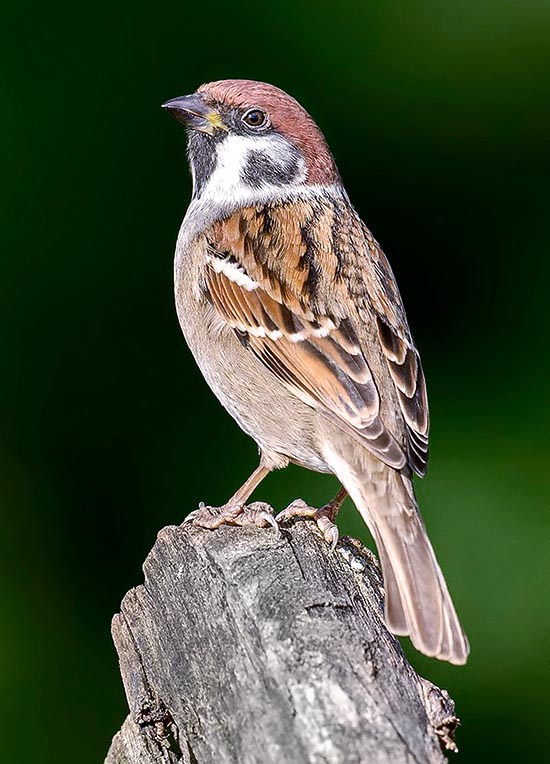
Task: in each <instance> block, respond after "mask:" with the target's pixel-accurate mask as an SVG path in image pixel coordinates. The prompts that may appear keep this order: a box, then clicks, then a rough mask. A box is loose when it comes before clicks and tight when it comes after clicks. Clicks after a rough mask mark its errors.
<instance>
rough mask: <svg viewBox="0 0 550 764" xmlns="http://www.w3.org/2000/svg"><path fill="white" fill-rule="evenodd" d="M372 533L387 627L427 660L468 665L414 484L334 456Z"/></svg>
mask: <svg viewBox="0 0 550 764" xmlns="http://www.w3.org/2000/svg"><path fill="white" fill-rule="evenodd" d="M330 456H331V457H332V458H330V457H329V462H332V464H331V466H332V467H333V469H334V471H335V473H336V475H337V476H338V478H339V479H340V481H341V482H342V484H343V485H344V488H346V490H347V491H348V493H349V495H350V496H351V498H352V499H353V501H354V503H355V505H356V506H357V508H358V509H359V511H360V512H361V515H362V516H363V519H364V520H365V522H366V524H367V525H368V527H369V530H370V531H371V533H372V535H373V537H374V540H375V541H376V545H377V547H378V554H379V557H380V561H381V563H382V572H383V575H384V587H385V590H386V605H385V610H386V623H387V626H388V628H389V629H390V631H392V632H393V633H394V634H398V635H401V636H410V638H411V641H412V643H413V645H414V646H415V647H416V648H417V649H418V650H420V651H421V652H423V653H425V654H426V655H429V656H432V657H434V658H439V659H440V660H446V661H450V662H451V663H455V664H464V663H466V659H467V657H468V652H469V649H470V648H469V645H468V640H467V638H466V635H465V634H464V632H463V630H462V627H461V625H460V621H459V620H458V616H457V614H456V610H455V608H454V605H453V601H452V600H451V596H450V594H449V590H448V589H447V584H446V583H445V579H444V578H443V573H442V572H441V568H440V567H439V564H438V562H437V559H436V557H435V553H434V550H433V548H432V545H431V543H430V540H429V538H428V535H427V533H426V528H425V526H424V523H423V521H422V518H421V517H420V513H419V511H418V507H417V504H416V499H415V495H414V489H413V485H412V481H411V479H410V477H409V476H408V475H407V474H404V473H401V472H398V471H396V470H394V469H392V468H391V467H387V466H386V465H384V464H383V463H382V462H380V461H379V460H378V459H376V458H375V457H372V456H370V454H365V453H363V454H362V457H363V458H361V460H360V461H361V462H362V464H360V465H354V464H351V465H350V464H349V462H348V461H347V460H344V459H342V458H341V457H339V456H336V455H335V454H334V453H333V454H331V455H330Z"/></svg>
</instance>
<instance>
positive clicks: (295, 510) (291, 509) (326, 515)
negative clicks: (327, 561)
mask: <svg viewBox="0 0 550 764" xmlns="http://www.w3.org/2000/svg"><path fill="white" fill-rule="evenodd" d="M339 509H340V504H338V505H337V506H336V505H335V503H334V502H330V503H329V504H325V506H324V507H321V508H320V509H315V507H310V506H309V505H308V504H306V502H305V501H303V499H295V500H294V501H293V502H292V503H291V504H289V505H288V507H286V509H283V511H282V512H279V514H278V515H277V517H276V518H275V519H276V520H277V522H278V523H285V522H287V521H288V520H292V519H293V518H294V517H307V518H310V519H311V520H315V522H316V523H317V527H318V528H319V530H320V531H321V533H322V534H323V538H324V539H325V541H326V542H327V543H328V544H330V551H331V552H333V551H334V550H335V549H336V544H337V543H338V527H337V526H336V524H335V522H334V520H335V519H336V515H337V514H338V510H339Z"/></svg>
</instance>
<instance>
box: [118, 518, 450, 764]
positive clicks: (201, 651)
mask: <svg viewBox="0 0 550 764" xmlns="http://www.w3.org/2000/svg"><path fill="white" fill-rule="evenodd" d="M144 573H145V583H144V584H143V585H142V586H138V587H137V588H136V589H132V590H131V591H129V592H128V594H127V595H126V596H125V598H124V600H123V602H122V606H121V612H120V614H119V615H116V616H115V617H114V619H113V637H114V641H115V644H116V648H117V650H118V654H119V659H120V668H121V673H122V678H123V682H124V687H125V690H126V696H127V698H128V704H129V706H130V712H131V713H130V717H129V718H128V719H127V720H126V722H125V723H124V726H123V728H122V730H121V731H120V732H119V733H118V734H117V735H116V736H115V738H114V740H113V744H112V746H111V749H110V751H109V754H108V756H107V759H106V764H137V763H138V762H139V763H140V764H160V762H162V763H163V764H174V763H175V762H181V764H184V763H185V762H189V764H214V763H215V764H224V763H225V762H228V763H230V764H233V763H235V764H271V763H272V762H273V764H306V763H307V764H321V763H323V764H352V763H355V762H357V763H359V762H362V763H365V764H407V763H408V762H414V763H415V764H438V763H441V762H444V761H445V758H444V757H443V754H442V751H441V748H442V747H443V748H445V747H446V748H448V749H453V748H454V744H453V742H452V734H453V731H454V727H455V725H456V721H457V720H456V717H455V716H454V704H453V702H452V701H451V700H450V699H449V697H448V695H447V693H446V692H445V691H442V690H440V689H438V688H437V687H435V686H434V685H432V684H430V683H429V682H427V681H426V680H424V679H422V678H420V677H419V676H418V675H417V674H416V673H415V672H414V670H413V669H412V667H411V666H410V665H409V663H408V662H407V660H406V659H405V657H404V655H403V653H402V651H401V648H400V646H399V643H398V641H397V640H396V639H395V638H394V637H393V636H392V635H391V634H390V633H389V632H388V631H387V629H386V627H385V625H384V622H383V618H382V599H383V590H382V579H381V576H380V571H379V568H378V563H377V561H376V559H375V558H374V556H373V555H372V554H371V553H370V552H369V551H368V550H367V549H365V548H364V547H363V546H362V545H361V544H359V542H356V541H353V540H351V539H347V538H345V539H343V540H341V541H340V543H339V546H338V548H337V550H336V552H335V553H333V554H330V553H329V551H328V546H327V544H326V543H325V542H324V541H323V540H322V539H321V538H320V536H319V534H318V532H317V530H316V528H315V527H314V526H313V524H312V523H310V522H304V521H297V522H296V523H294V525H292V526H291V527H289V528H288V529H285V531H284V532H283V535H282V536H281V537H280V538H277V536H276V534H275V532H274V531H273V530H272V529H254V528H227V527H225V528H221V529H219V530H216V531H205V530H200V529H197V528H194V527H189V526H183V527H168V528H165V529H164V530H162V531H161V532H160V533H159V536H158V540H157V542H156V544H155V546H154V547H153V550H152V551H151V553H150V554H149V556H148V558H147V560H146V561H145V565H144Z"/></svg>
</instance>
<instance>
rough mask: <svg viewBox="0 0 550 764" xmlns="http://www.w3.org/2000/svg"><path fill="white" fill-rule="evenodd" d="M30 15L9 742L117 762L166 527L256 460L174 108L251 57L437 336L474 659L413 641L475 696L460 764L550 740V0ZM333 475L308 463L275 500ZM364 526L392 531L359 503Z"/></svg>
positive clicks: (309, 489) (439, 539)
mask: <svg viewBox="0 0 550 764" xmlns="http://www.w3.org/2000/svg"><path fill="white" fill-rule="evenodd" d="M1 27H2V28H1V31H0V39H1V45H0V61H1V62H2V67H1V73H0V78H1V79H0V83H1V86H2V98H1V104H2V119H1V123H0V136H1V145H2V149H3V152H2V153H3V159H2V168H3V169H2V183H1V194H2V196H3V198H2V202H1V204H0V211H1V216H2V220H1V228H0V230H1V235H2V240H3V243H2V248H1V252H0V311H1V316H0V319H1V324H0V325H1V327H2V329H1V336H2V352H1V354H0V364H1V368H0V423H1V424H0V494H1V495H0V502H1V504H0V511H1V518H0V521H1V537H0V538H1V546H2V553H1V560H0V573H1V575H0V713H1V717H2V721H3V729H4V734H3V742H2V757H4V758H3V760H5V761H6V762H8V761H9V762H12V761H17V762H20V763H23V764H25V763H26V762H31V761H32V762H36V761H40V762H42V761H44V762H56V764H62V762H65V761H67V762H76V761H78V762H79V763H81V764H88V762H89V763H90V764H92V762H94V763H96V762H100V761H102V760H103V756H104V755H105V753H106V751H107V748H108V745H109V742H110V738H111V736H112V734H113V733H114V732H115V730H116V729H117V728H118V727H119V725H120V724H121V722H122V720H123V718H124V716H125V713H126V706H125V699H124V695H123V691H122V687H121V683H120V679H119V675H118V669H117V661H116V656H115V652H114V649H113V647H112V644H111V639H110V634H109V626H110V619H111V615H112V614H113V613H114V612H115V611H116V610H117V609H118V606H119V602H120V599H121V597H122V596H123V594H124V592H125V591H126V590H127V589H128V588H130V587H131V586H133V585H136V584H138V583H140V582H141V580H142V573H141V569H140V566H141V563H142V561H143V559H144V557H145V555H146V553H147V552H148V550H149V549H150V547H151V545H152V544H153V542H154V539H155V535H156V533H157V531H158V530H159V529H160V528H161V527H162V526H163V525H165V524H169V523H177V522H179V521H180V520H181V519H182V518H183V516H184V515H185V514H186V513H187V512H188V511H189V510H190V509H192V508H194V507H195V506H196V504H197V502H198V501H199V500H201V499H205V500H207V501H208V502H210V503H212V504H216V503H218V504H219V503H222V502H223V501H224V499H226V498H227V497H228V496H229V495H230V494H231V493H232V492H233V490H234V489H235V488H236V487H237V486H238V485H240V483H241V482H242V480H243V479H244V478H245V477H246V476H247V474H248V473H249V472H250V471H251V469H252V468H253V467H254V466H255V463H256V453H255V446H254V444H253V443H252V442H251V441H249V440H248V439H247V437H246V436H245V435H243V434H242V433H241V432H240V431H239V429H238V428H237V426H236V425H235V424H234V423H233V422H232V420H231V419H230V417H229V416H228V415H227V414H226V413H225V412H224V411H223V410H222V409H221V408H220V406H219V405H218V403H217V402H216V401H215V399H214V398H213V396H212V395H211V393H210V392H209V390H208V388H207V386H206V384H205V383H204V382H203V380H202V378H201V376H200V374H199V373H198V371H197V369H196V368H195V366H194V364H193V362H192V360H191V358H190V355H189V353H188V351H187V349H186V347H185V344H184V342H183V340H182V338H181V336H180V331H179V327H178V324H177V320H176V316H175V312H174V307H173V297H172V253H173V248H174V241H175V237H176V234H177V230H178V226H179V223H180V219H181V217H182V215H183V213H184V210H185V207H186V205H187V203H188V200H189V193H190V181H189V174H188V170H187V166H186V162H185V155H184V132H183V130H182V129H181V126H179V125H178V124H177V123H176V122H175V121H173V120H172V119H170V117H169V116H168V115H167V114H165V113H164V112H163V111H162V110H161V109H160V104H161V103H162V102H163V101H165V100H166V99H168V98H171V97H175V96H178V95H183V94H185V93H187V92H190V91H192V90H194V89H195V87H197V86H198V85H199V84H200V83H201V82H204V81H208V80H212V79H219V78H225V77H248V78H254V79H262V80H267V81H270V82H273V83H275V84H277V85H279V86H281V87H282V88H284V89H286V90H288V91H289V92H290V93H291V94H292V95H294V96H295V97H296V98H298V100H300V101H301V102H302V103H303V104H304V105H305V106H306V108H308V110H309V111H310V112H311V113H312V114H313V116H314V117H315V119H316V120H317V121H318V122H319V124H320V126H321V128H322V129H323V130H324V132H325V134H326V136H327V138H328V140H329V143H330V145H331V147H332V149H333V151H334V153H335V156H336V159H337V162H338V164H339V167H340V170H341V172H342V175H343V178H344V181H345V184H346V187H347V189H348V192H349V193H350V195H351V197H352V199H353V201H354V203H355V205H356V207H357V208H358V210H359V211H360V213H361V215H362V216H363V218H364V219H365V220H366V222H367V223H368V225H369V226H370V227H371V229H372V230H373V232H374V234H375V235H376V237H377V238H378V239H379V240H380V241H381V243H382V245H383V247H384V248H385V250H386V252H387V254H388V255H389V257H390V260H391V262H392V265H393V267H394V270H395V272H396V274H397V277H398V280H399V284H400V287H401V290H402V293H403V296H404V300H405V303H406V306H407V309H408V314H409V319H410V322H411V324H412V327H413V330H414V333H415V336H416V340H417V343H418V345H419V347H420V349H421V351H422V354H423V359H424V365H425V369H426V373H427V378H428V385H429V392H430V402H431V411H432V421H433V429H432V433H433V436H432V458H431V463H430V472H429V475H428V478H427V479H426V480H425V481H423V482H422V483H421V485H420V486H419V492H420V496H421V503H422V508H423V513H424V516H425V518H426V521H427V524H428V527H429V530H430V534H431V537H432V539H433V542H434V545H435V547H436V549H437V551H438V555H439V557H440V560H441V563H442V566H443V568H444V570H445V572H446V575H447V577H448V580H449V583H450V587H451V589H452V591H453V593H454V596H455V599H456V603H457V607H458V610H459V612H460V614H461V616H462V619H463V622H464V624H465V627H466V629H467V631H468V633H469V636H470V639H471V643H472V656H471V660H470V662H469V663H468V665H467V666H466V667H465V668H456V667H450V666H447V665H444V664H440V663H438V662H436V661H433V660H427V659H424V658H423V657H421V656H419V655H418V654H417V653H415V651H414V650H410V649H409V648H407V653H408V655H409V656H410V657H411V660H412V661H413V664H414V665H415V666H416V667H417V669H418V670H419V671H420V672H421V673H423V674H424V675H425V676H427V677H428V678H430V679H431V680H432V681H434V682H436V683H439V684H441V685H442V686H444V687H446V688H447V689H448V690H449V692H450V693H451V695H452V696H453V697H454V699H455V700H456V703H457V711H458V714H459V715H460V717H461V718H462V721H463V725H462V727H461V729H460V730H459V733H458V743H459V746H460V748H461V753H460V755H459V758H456V759H454V760H456V761H457V762H463V763H464V764H466V763H471V762H487V761H493V760H494V761H499V762H512V761H514V762H515V761H517V760H519V759H521V760H522V761H543V760H544V759H545V757H546V756H547V734H546V731H547V720H548V712H549V711H550V708H549V704H548V701H547V697H548V684H547V683H548V681H549V680H550V672H549V658H548V643H549V640H550V613H549V596H548V591H549V587H550V569H549V568H550V563H549V557H550V517H549V513H548V501H547V499H548V488H549V485H548V473H549V460H548V450H549V449H548V442H547V432H548V417H547V404H548V382H547V379H548V341H547V334H546V333H545V332H544V330H543V322H544V321H545V319H546V317H547V312H548V275H549V274H548V260H549V258H548V249H549V247H548V245H549V240H550V235H549V230H548V226H549V223H548V210H549V201H550V200H549V196H550V188H549V177H548V173H549V169H550V168H549V165H550V106H549V100H548V93H549V85H550V56H549V54H548V51H549V49H550V4H549V3H548V2H535V1H534V0H533V1H532V2H531V1H529V0H527V1H526V2H522V3H519V2H507V1H505V0H501V1H500V2H496V1H493V2H477V1H476V2H474V1H473V0H466V1H465V2H461V3H456V2H450V1H449V2H442V1H441V0H440V1H439V2H435V1H434V2H428V1H424V2H421V0H410V1H408V2H407V1H405V2H393V3H392V2H387V1H384V0H377V1H376V2H359V0H358V1H357V2H349V1H347V2H342V1H341V2H338V3H328V2H325V1H324V0H323V1H322V2H317V3H313V2H312V3H306V2H304V1H303V0H302V1H301V2H296V0H285V1H284V2H275V0H273V2H264V3H259V2H243V3H234V2H233V3H230V2H218V1H217V0H212V2H210V3H209V4H208V5H206V4H201V3H196V4H191V3H182V2H179V3H175V2H163V1H162V0H161V1H160V2H156V3H150V2H143V1H142V0H137V1H135V2H129V1H128V0H125V2H119V3H111V2H105V0H99V1H98V2H95V3H93V4H87V3H83V4H74V3H68V2H65V3H57V4H55V3H54V4H49V3H42V4H37V3H34V4H27V3H20V4H19V5H18V7H15V5H14V4H12V7H11V8H10V9H9V10H8V9H4V12H3V19H2V25H1ZM333 490H334V482H333V481H332V480H331V479H330V478H328V477H323V476H319V475H315V474H313V473H306V472H305V471H302V470H299V469H297V468H289V469H288V471H286V472H284V473H279V474H277V475H275V476H273V477H270V478H269V479H268V480H266V482H265V484H264V486H263V487H262V489H261V491H260V492H259V494H258V495H259V496H261V497H262V498H266V499H269V500H270V501H271V502H272V503H273V504H274V505H275V506H276V507H277V508H280V507H282V506H284V505H285V502H287V501H288V500H290V499H292V498H294V497H296V496H303V497H304V498H306V499H308V500H310V501H311V502H317V503H323V502H324V501H325V500H326V499H327V498H328V497H329V496H330V494H331V493H332V491H333ZM340 525H341V529H342V531H344V532H346V531H347V532H351V533H353V534H356V535H359V536H363V537H364V536H365V533H364V528H363V526H362V524H361V522H360V521H359V519H358V517H357V515H356V513H355V510H354V509H353V508H352V507H351V506H346V508H345V510H344V512H343V517H342V519H341V523H340ZM60 751H61V752H60Z"/></svg>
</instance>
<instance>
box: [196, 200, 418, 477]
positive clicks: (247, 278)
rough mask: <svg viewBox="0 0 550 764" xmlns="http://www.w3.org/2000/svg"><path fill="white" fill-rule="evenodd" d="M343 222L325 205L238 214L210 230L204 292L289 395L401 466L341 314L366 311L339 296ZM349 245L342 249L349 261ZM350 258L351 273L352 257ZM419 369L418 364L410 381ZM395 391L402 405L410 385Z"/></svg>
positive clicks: (361, 351) (348, 321) (363, 357)
mask: <svg viewBox="0 0 550 764" xmlns="http://www.w3.org/2000/svg"><path fill="white" fill-rule="evenodd" d="M354 219H355V220H357V218H354ZM341 222H342V221H341V219H340V216H338V217H337V216H336V213H335V208H334V206H333V205H332V204H331V203H327V202H324V203H322V202H295V203H293V204H292V205H279V206H277V207H272V208H265V207H263V208H259V209H255V208H249V209H245V210H241V211H240V212H239V213H236V214H235V215H234V216H232V217H231V218H229V219H228V220H225V221H222V222H220V223H217V224H215V225H214V226H213V227H212V229H211V230H210V231H209V232H208V235H207V239H208V244H209V255H208V258H207V267H206V269H205V277H204V284H203V288H204V290H205V292H206V294H207V296H208V298H209V299H210V300H211V302H212V303H213V305H214V306H215V307H216V309H217V311H218V312H219V314H220V315H221V316H222V317H223V319H224V320H225V321H226V322H227V324H228V325H229V326H231V327H232V328H233V330H234V331H235V332H236V333H237V334H238V336H239V338H240V339H241V341H242V342H243V344H245V345H246V346H247V347H248V348H250V350H251V351H252V352H253V353H254V354H255V355H256V356H257V357H258V358H259V359H260V360H261V361H262V363H264V364H265V366H266V367H267V368H269V369H270V370H271V371H272V372H273V373H274V374H275V375H276V376H277V377H278V378H279V379H280V380H281V381H282V382H284V384H286V385H287V386H288V387H289V388H290V389H291V390H292V391H293V393H294V394H295V395H297V396H298V397H299V398H300V399H301V400H303V401H305V402H306V403H307V404H308V405H311V406H313V407H316V408H318V409H319V410H321V411H322V412H323V413H324V414H325V415H326V416H327V417H329V418H330V419H332V420H333V421H334V422H335V423H336V424H337V425H338V426H340V427H341V428H342V429H344V430H346V431H347V432H349V433H350V434H352V435H353V436H354V437H357V438H358V439H360V440H361V441H362V442H363V443H364V445H365V446H366V447H367V448H369V449H370V450H371V451H372V452H373V453H374V454H376V456H378V458H380V459H381V460H382V461H384V462H385V463H386V464H388V465H390V466H392V467H395V468H401V467H403V466H404V465H405V463H406V461H407V459H406V457H405V454H404V452H403V450H402V448H401V446H400V445H399V444H398V442H397V441H396V440H395V438H394V437H393V436H392V435H391V434H390V432H389V431H388V429H387V427H386V426H385V425H384V422H383V421H382V418H381V416H380V396H379V392H378V390H377V387H376V383H375V380H374V378H373V375H372V372H371V369H370V367H369V364H368V362H367V354H366V349H365V346H364V345H365V343H364V342H362V341H361V340H360V338H359V336H358V334H359V333H358V331H357V329H356V326H357V322H358V320H360V319H359V318H358V316H357V315H356V316H351V315H348V313H349V312H350V311H349V310H348V307H349V306H350V305H355V303H356V302H358V303H359V304H360V305H362V304H363V303H364V306H365V308H368V307H369V303H368V301H367V302H365V300H363V299H362V298H361V295H359V294H356V295H354V298H355V299H354V300H352V301H350V300H349V299H346V297H347V295H345V294H344V292H343V290H344V289H346V284H347V283H348V279H344V278H342V275H343V274H342V268H343V267H344V266H345V265H346V261H345V258H344V257H343V256H342V253H340V252H339V251H338V250H337V249H336V248H335V246H334V244H335V239H336V235H337V231H338V229H339V228H340V230H341V228H342V226H341ZM357 225H359V230H354V232H353V233H354V237H355V238H358V239H359V241H355V242H353V241H352V242H351V244H352V246H353V245H355V246H358V245H359V246H360V245H361V243H362V246H363V249H364V247H365V243H364V242H365V239H364V235H363V233H362V231H361V229H360V223H359V222H358V221H357ZM354 237H352V238H354ZM349 238H350V237H349V236H348V239H349ZM349 245H350V242H349V241H348V244H347V250H346V251H347V252H348V254H349ZM359 259H362V258H359ZM349 260H350V267H352V268H353V267H354V266H353V261H354V260H355V261H357V260H358V258H349ZM283 263H284V267H282V265H283ZM367 276H368V278H372V275H369V274H367ZM364 283H365V282H364ZM374 291H375V292H377V289H376V288H375V289H374ZM367 296H368V295H367ZM376 301H377V302H379V296H378V294H376ZM370 323H371V324H372V309H371V317H370ZM387 326H388V329H389V331H390V332H391V334H392V336H393V335H394V330H393V329H392V327H391V326H390V325H389V324H388V325H387ZM384 336H385V335H384ZM396 336H397V335H396ZM386 339H387V338H386ZM380 342H382V340H380ZM382 347H383V348H384V345H383V344H382ZM397 350H399V348H397ZM396 352H397V351H396ZM384 353H386V350H385V349H384ZM380 355H381V354H380ZM386 357H387V358H388V361H387V363H388V364H389V363H391V364H393V365H394V366H396V367H399V368H400V369H401V367H403V370H405V368H406V369H409V366H410V363H409V362H408V358H405V360H404V362H403V364H400V363H399V362H400V360H401V355H396V356H395V358H390V357H389V355H386ZM419 368H420V367H419V364H417V366H416V367H415V369H416V373H417V375H418V369H419ZM391 371H392V369H391V368H390V373H391ZM394 373H395V374H396V377H397V378H398V379H399V384H400V385H402V384H404V382H402V380H401V377H400V375H399V374H398V372H396V371H395V370H394ZM420 373H421V372H420ZM402 376H403V375H402ZM392 379H394V381H395V378H394V376H393V374H392ZM403 379H404V377H403ZM396 387H397V390H398V394H403V395H405V398H407V400H409V397H408V396H407V392H409V391H410V389H411V385H410V384H409V386H408V387H407V389H406V391H405V392H403V391H401V389H400V387H399V386H398V384H397V383H396ZM409 408H410V406H409ZM407 448H408V451H409V459H408V460H409V462H411V463H412V466H413V467H414V465H415V462H413V460H412V459H411V453H413V452H412V446H411V445H410V444H409V443H407ZM414 455H415V456H416V452H414Z"/></svg>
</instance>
